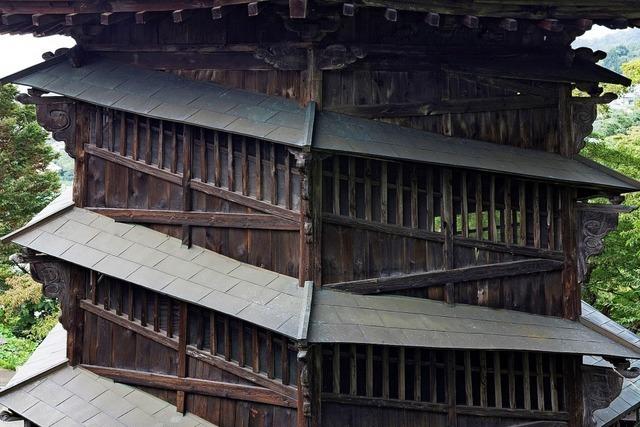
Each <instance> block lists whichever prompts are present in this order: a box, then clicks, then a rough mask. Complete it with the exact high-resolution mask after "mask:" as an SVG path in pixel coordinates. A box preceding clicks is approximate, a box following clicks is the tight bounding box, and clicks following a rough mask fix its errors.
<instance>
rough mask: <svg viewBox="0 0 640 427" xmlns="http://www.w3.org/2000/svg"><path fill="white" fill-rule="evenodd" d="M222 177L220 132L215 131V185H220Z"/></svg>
mask: <svg viewBox="0 0 640 427" xmlns="http://www.w3.org/2000/svg"><path fill="white" fill-rule="evenodd" d="M221 179H222V159H221V158H220V133H219V132H218V131H214V132H213V185H215V186H216V187H220V186H221V184H220V182H221Z"/></svg>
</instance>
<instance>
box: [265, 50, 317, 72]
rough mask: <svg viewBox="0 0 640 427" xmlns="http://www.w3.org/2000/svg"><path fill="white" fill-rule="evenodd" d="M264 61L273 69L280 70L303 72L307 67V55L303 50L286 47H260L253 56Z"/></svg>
mask: <svg viewBox="0 0 640 427" xmlns="http://www.w3.org/2000/svg"><path fill="white" fill-rule="evenodd" d="M253 56H254V57H255V58H257V59H262V60H263V61H264V62H266V63H267V64H269V65H272V66H273V68H277V69H279V70H301V69H304V68H305V66H306V60H307V57H306V54H305V51H304V50H303V49H298V48H294V47H291V46H286V45H272V46H263V47H259V48H258V49H257V50H256V53H254V55H253Z"/></svg>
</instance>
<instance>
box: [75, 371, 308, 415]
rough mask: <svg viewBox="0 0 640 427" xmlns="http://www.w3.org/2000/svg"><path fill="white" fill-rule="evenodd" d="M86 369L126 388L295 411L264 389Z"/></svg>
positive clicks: (286, 400)
mask: <svg viewBox="0 0 640 427" xmlns="http://www.w3.org/2000/svg"><path fill="white" fill-rule="evenodd" d="M81 366H82V367H83V368H85V369H88V370H89V371H91V372H93V373H95V374H96V375H100V376H103V377H107V378H111V379H112V380H114V381H117V382H120V383H124V384H134V385H140V386H144V387H154V388H160V389H164V390H175V391H182V392H183V393H196V394H203V395H206V396H214V397H221V398H225V399H233V400H244V401H248V402H256V403H265V404H268V405H275V406H282V407H285V408H295V407H296V401H295V399H292V398H290V397H287V396H283V395H281V394H278V393H276V392H274V391H273V390H269V389H266V388H262V387H254V386H249V385H240V384H232V383H226V382H221V381H210V380H203V379H198V378H180V377H177V376H173V375H165V374H156V373H151V372H140V371H134V370H130V369H119V368H107V367H103V366H95V365H81Z"/></svg>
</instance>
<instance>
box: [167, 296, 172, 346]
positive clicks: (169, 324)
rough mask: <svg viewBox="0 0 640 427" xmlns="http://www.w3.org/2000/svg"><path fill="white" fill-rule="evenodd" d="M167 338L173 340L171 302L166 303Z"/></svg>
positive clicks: (170, 300)
mask: <svg viewBox="0 0 640 427" xmlns="http://www.w3.org/2000/svg"><path fill="white" fill-rule="evenodd" d="M167 310H168V311H167V336H168V337H169V338H173V300H172V299H171V298H169V299H168V301H167Z"/></svg>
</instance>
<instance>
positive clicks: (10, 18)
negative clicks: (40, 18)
mask: <svg viewBox="0 0 640 427" xmlns="http://www.w3.org/2000/svg"><path fill="white" fill-rule="evenodd" d="M1 20H2V25H19V24H30V25H32V24H33V18H32V17H31V15H22V14H17V13H3V14H2V18H1Z"/></svg>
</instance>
